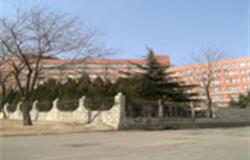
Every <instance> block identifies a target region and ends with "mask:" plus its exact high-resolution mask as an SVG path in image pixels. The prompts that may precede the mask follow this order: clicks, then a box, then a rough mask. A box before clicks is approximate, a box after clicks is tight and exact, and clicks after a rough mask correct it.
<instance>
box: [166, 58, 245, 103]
mask: <svg viewBox="0 0 250 160" xmlns="http://www.w3.org/2000/svg"><path fill="white" fill-rule="evenodd" d="M216 67H217V68H215V69H217V70H215V71H216V72H215V74H214V77H215V78H214V80H213V81H212V85H211V95H212V100H213V102H214V103H215V104H217V105H219V106H223V107H225V106H227V105H228V103H229V101H230V99H235V100H238V98H239V94H241V93H246V92H247V90H250V57H245V58H234V59H228V60H220V61H219V62H218V63H216ZM169 71H172V72H176V76H179V77H180V78H181V79H182V81H184V82H186V83H187V84H197V85H199V86H200V85H201V81H202V77H203V76H204V72H205V64H193V65H185V66H178V67H172V68H170V69H169ZM193 91H195V92H198V93H199V94H200V95H199V98H202V99H205V98H206V97H205V90H204V88H203V87H197V88H194V89H193Z"/></svg>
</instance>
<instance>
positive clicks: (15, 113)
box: [13, 102, 23, 120]
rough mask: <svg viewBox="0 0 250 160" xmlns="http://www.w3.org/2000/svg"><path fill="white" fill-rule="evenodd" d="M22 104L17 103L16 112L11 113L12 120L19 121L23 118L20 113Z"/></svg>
mask: <svg viewBox="0 0 250 160" xmlns="http://www.w3.org/2000/svg"><path fill="white" fill-rule="evenodd" d="M22 103H23V102H18V103H17V106H16V110H15V112H14V113H13V119H18V120H21V119H22V118H23V116H22V111H21V105H22Z"/></svg>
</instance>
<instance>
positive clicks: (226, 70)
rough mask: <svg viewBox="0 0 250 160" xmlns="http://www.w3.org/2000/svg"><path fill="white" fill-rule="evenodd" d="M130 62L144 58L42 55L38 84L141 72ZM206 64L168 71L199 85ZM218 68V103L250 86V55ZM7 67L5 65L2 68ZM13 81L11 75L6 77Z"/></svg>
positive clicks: (163, 59)
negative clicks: (65, 58) (86, 57)
mask: <svg viewBox="0 0 250 160" xmlns="http://www.w3.org/2000/svg"><path fill="white" fill-rule="evenodd" d="M156 58H157V60H158V61H159V62H160V63H162V64H164V65H169V64H170V60H169V57H168V56H156ZM133 63H140V64H143V63H144V60H143V59H93V60H76V61H71V60H62V59H57V58H50V57H47V58H44V59H43V60H42V67H43V69H42V74H41V75H40V77H39V83H43V82H44V81H46V80H48V79H55V80H58V81H61V82H64V81H67V79H68V78H73V79H77V78H80V77H81V76H82V74H83V73H84V74H88V75H89V76H90V78H91V79H94V78H96V77H97V76H99V77H101V78H103V79H110V80H111V81H115V80H117V79H118V78H119V77H124V76H126V75H124V74H122V73H121V71H122V72H130V73H135V72H141V70H140V69H139V68H137V67H136V66H135V65H133ZM205 66H206V65H205V64H193V65H186V66H178V67H171V68H170V69H169V71H171V72H176V74H175V76H178V77H180V79H181V80H182V81H184V82H186V83H188V84H198V85H199V84H200V83H201V82H200V80H201V78H202V76H204V70H205ZM216 67H217V68H218V70H217V71H216V72H215V74H214V77H215V79H214V80H213V82H212V86H211V91H212V99H213V101H214V102H215V103H216V104H218V105H219V106H226V105H227V104H228V102H229V101H230V98H234V99H238V95H239V94H240V93H246V91H247V90H248V89H250V58H248V57H245V58H235V59H229V60H221V61H219V62H218V63H217V66H216ZM5 68H6V67H5ZM9 82H13V77H12V78H10V79H9ZM193 91H195V92H198V93H199V94H200V96H199V98H203V99H205V96H204V89H203V88H202V87H196V88H194V89H193Z"/></svg>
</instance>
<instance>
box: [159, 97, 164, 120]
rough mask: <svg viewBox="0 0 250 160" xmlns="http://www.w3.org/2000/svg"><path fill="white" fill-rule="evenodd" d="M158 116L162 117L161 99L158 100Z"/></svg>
mask: <svg viewBox="0 0 250 160" xmlns="http://www.w3.org/2000/svg"><path fill="white" fill-rule="evenodd" d="M158 117H159V118H163V101H162V100H160V99H159V100H158Z"/></svg>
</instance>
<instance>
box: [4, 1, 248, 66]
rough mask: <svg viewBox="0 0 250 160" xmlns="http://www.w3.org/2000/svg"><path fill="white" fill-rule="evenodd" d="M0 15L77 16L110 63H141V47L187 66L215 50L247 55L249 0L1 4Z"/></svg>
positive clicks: (230, 54) (233, 55) (29, 2)
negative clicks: (20, 11) (45, 10)
mask: <svg viewBox="0 0 250 160" xmlns="http://www.w3.org/2000/svg"><path fill="white" fill-rule="evenodd" d="M0 1H1V16H7V17H8V16H10V15H12V14H13V12H14V10H15V8H16V7H17V6H18V5H20V4H21V5H22V6H23V7H24V8H29V7H31V6H33V5H36V6H37V5H41V6H45V7H49V8H50V9H53V10H54V11H56V12H60V13H66V14H69V15H72V16H78V17H79V18H80V19H81V20H84V21H87V22H90V23H91V24H92V25H94V26H96V27H97V28H98V29H99V30H100V31H102V32H103V33H104V38H103V40H104V42H105V43H106V45H107V46H108V47H109V48H112V49H113V50H114V51H115V52H116V54H115V55H112V58H113V57H114V58H142V57H143V56H145V54H146V52H147V50H146V47H150V48H152V49H153V50H154V52H155V53H156V54H160V55H169V57H170V59H171V63H172V64H174V65H182V64H186V63H187V61H190V60H191V59H192V53H193V52H198V51H201V50H204V49H206V48H214V49H219V50H222V51H224V52H225V53H226V54H225V58H234V57H246V56H249V10H250V9H249V3H250V0H26V1H24V0H0Z"/></svg>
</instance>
